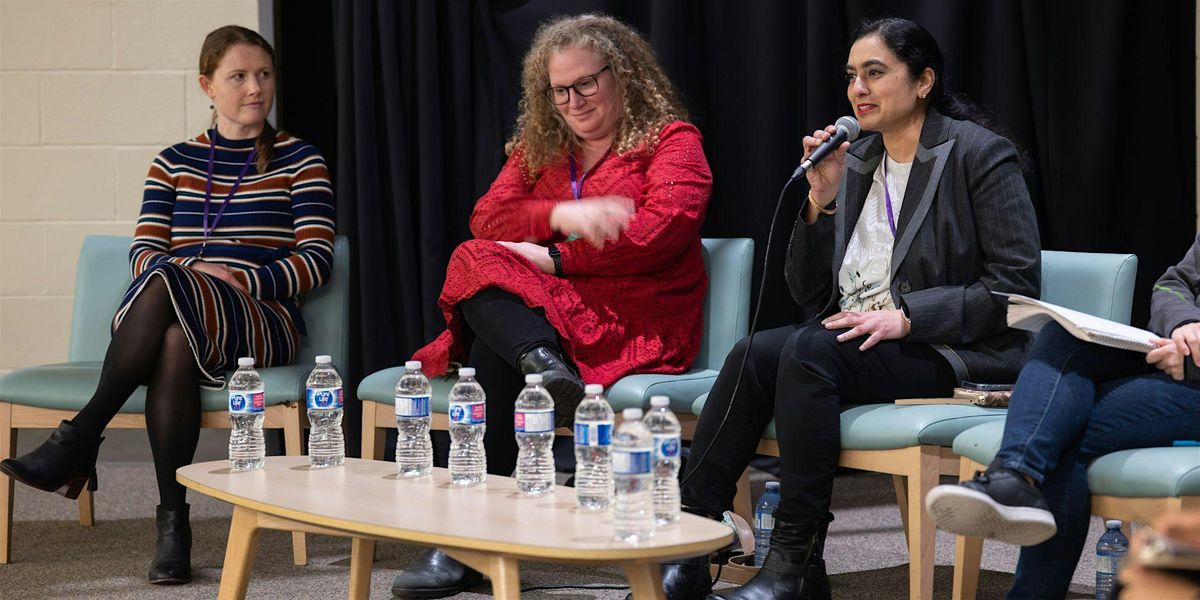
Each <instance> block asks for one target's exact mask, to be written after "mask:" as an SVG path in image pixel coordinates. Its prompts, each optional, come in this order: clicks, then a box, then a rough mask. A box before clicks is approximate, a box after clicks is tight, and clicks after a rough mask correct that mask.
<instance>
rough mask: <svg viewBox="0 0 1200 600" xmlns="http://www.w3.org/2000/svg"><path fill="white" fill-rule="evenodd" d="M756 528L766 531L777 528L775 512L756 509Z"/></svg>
mask: <svg viewBox="0 0 1200 600" xmlns="http://www.w3.org/2000/svg"><path fill="white" fill-rule="evenodd" d="M754 528H755V529H762V530H766V531H771V530H773V529H775V513H768V512H759V511H754Z"/></svg>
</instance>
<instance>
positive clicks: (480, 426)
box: [447, 367, 487, 487]
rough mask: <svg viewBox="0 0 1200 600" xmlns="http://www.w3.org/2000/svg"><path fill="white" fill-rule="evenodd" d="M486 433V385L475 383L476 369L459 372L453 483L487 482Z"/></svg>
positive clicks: (453, 410)
mask: <svg viewBox="0 0 1200 600" xmlns="http://www.w3.org/2000/svg"><path fill="white" fill-rule="evenodd" d="M485 431H487V404H486V396H485V395H484V393H483V386H481V385H479V382H478V381H476V380H475V369H473V368H471V367H463V368H461V369H459V370H458V383H455V384H454V387H453V388H451V389H450V458H449V463H448V464H447V466H448V467H450V483H453V484H454V485H458V486H463V487H467V486H472V485H477V484H480V483H483V482H484V480H486V479H487V454H486V452H485V451H484V448H483V434H484V432H485Z"/></svg>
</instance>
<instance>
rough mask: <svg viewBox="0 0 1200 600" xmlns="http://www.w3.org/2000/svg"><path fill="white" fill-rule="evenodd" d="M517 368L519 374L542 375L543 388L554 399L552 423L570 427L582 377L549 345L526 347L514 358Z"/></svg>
mask: <svg viewBox="0 0 1200 600" xmlns="http://www.w3.org/2000/svg"><path fill="white" fill-rule="evenodd" d="M517 370H518V371H520V372H521V374H522V375H530V374H533V373H540V374H541V376H542V387H545V388H546V391H548V392H550V395H551V396H552V397H553V398H554V417H555V418H554V421H555V423H554V426H555V427H570V426H571V423H572V422H573V421H574V420H575V409H576V408H578V407H579V403H580V402H581V401H582V400H583V380H582V379H580V378H579V375H578V374H577V373H576V372H575V369H573V368H571V366H570V365H568V364H567V361H565V360H563V357H562V355H560V354H559V353H558V350H556V349H554V348H551V347H550V346H538V347H537V348H534V349H532V350H529V351H528V352H526V353H524V354H522V355H521V358H519V359H517Z"/></svg>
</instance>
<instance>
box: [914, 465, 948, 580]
mask: <svg viewBox="0 0 1200 600" xmlns="http://www.w3.org/2000/svg"><path fill="white" fill-rule="evenodd" d="M919 448H920V450H919V452H920V454H919V457H920V458H919V463H918V465H917V470H916V472H915V473H913V474H912V475H911V476H909V479H908V523H909V528H908V529H909V536H908V597H909V598H910V599H911V600H931V599H932V598H933V550H934V536H935V534H936V532H937V529H936V527H934V524H933V519H930V518H929V515H927V514H925V496H927V495H928V494H929V491H930V490H932V489H933V488H934V486H936V485H937V484H938V474H939V471H940V466H941V465H940V464H939V463H940V460H941V452H940V450H939V448H938V447H937V446H920V447H919Z"/></svg>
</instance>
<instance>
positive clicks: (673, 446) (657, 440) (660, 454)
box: [654, 435, 679, 460]
mask: <svg viewBox="0 0 1200 600" xmlns="http://www.w3.org/2000/svg"><path fill="white" fill-rule="evenodd" d="M672 458H679V435H656V436H654V459H655V460H663V459H672Z"/></svg>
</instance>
